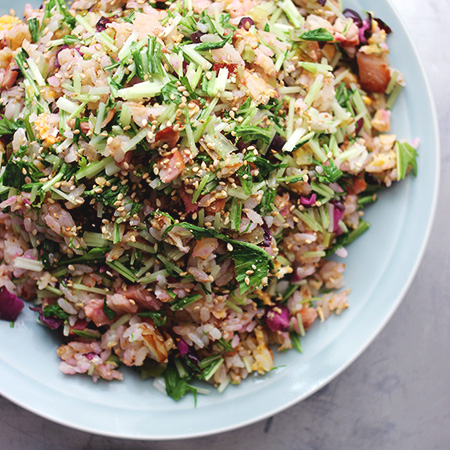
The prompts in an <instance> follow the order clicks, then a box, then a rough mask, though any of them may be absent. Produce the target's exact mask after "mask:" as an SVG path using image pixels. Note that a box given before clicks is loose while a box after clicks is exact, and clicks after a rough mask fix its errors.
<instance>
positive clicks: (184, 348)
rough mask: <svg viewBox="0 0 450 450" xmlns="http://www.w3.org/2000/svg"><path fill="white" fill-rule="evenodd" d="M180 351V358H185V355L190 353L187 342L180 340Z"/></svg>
mask: <svg viewBox="0 0 450 450" xmlns="http://www.w3.org/2000/svg"><path fill="white" fill-rule="evenodd" d="M177 347H178V351H179V352H180V356H181V357H182V358H184V355H186V354H187V353H188V352H189V345H187V344H186V342H184V341H183V339H180V340H179V341H178V345H177Z"/></svg>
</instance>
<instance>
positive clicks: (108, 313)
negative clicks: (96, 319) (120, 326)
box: [103, 299, 117, 320]
mask: <svg viewBox="0 0 450 450" xmlns="http://www.w3.org/2000/svg"><path fill="white" fill-rule="evenodd" d="M103 312H104V313H105V314H106V316H107V317H108V319H109V320H113V319H114V317H116V314H117V313H116V312H115V311H113V310H112V309H111V308H110V307H109V306H108V305H107V304H106V299H105V300H103Z"/></svg>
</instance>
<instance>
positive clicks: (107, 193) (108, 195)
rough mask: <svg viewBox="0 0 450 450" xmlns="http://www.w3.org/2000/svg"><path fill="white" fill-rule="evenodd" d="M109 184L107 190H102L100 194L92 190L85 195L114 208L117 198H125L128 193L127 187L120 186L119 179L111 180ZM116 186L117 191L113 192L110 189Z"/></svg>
mask: <svg viewBox="0 0 450 450" xmlns="http://www.w3.org/2000/svg"><path fill="white" fill-rule="evenodd" d="M108 181H109V182H110V183H111V186H109V187H108V188H107V189H103V191H102V192H101V193H100V194H97V193H96V192H95V191H94V190H93V191H88V192H86V194H87V195H92V196H93V197H94V198H95V199H97V200H98V201H99V202H100V203H103V204H104V205H106V206H111V207H115V206H114V204H115V203H116V202H117V198H118V196H119V195H120V194H121V198H123V197H125V196H126V195H127V192H128V185H126V184H125V185H122V183H121V182H120V179H119V178H112V179H109V180H108ZM113 186H116V187H117V189H116V190H115V191H113V190H112V189H111V187H113Z"/></svg>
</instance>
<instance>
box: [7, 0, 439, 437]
mask: <svg viewBox="0 0 450 450" xmlns="http://www.w3.org/2000/svg"><path fill="white" fill-rule="evenodd" d="M385 2H386V4H387V5H388V6H389V7H390V8H391V10H392V12H393V14H394V15H395V16H396V18H397V20H398V21H399V22H400V24H401V26H402V31H403V32H404V35H405V37H406V39H407V42H408V43H409V46H410V48H411V50H412V52H413V54H414V56H415V59H416V61H417V63H418V66H419V69H420V76H421V77H422V79H423V81H424V87H425V91H426V97H427V99H428V101H429V102H430V109H431V121H432V124H433V130H432V135H433V136H434V139H435V141H436V142H435V148H434V151H435V155H436V164H435V173H434V175H435V177H434V185H433V189H432V192H433V199H432V203H431V209H430V215H429V219H428V223H427V226H426V231H425V233H424V235H423V239H422V243H421V246H420V249H419V251H418V253H417V257H416V261H415V263H414V266H413V268H412V270H411V271H410V273H409V275H408V277H407V280H406V282H405V283H404V285H403V287H402V289H401V290H400V292H399V294H398V295H397V298H395V300H394V301H393V302H392V304H391V305H390V308H389V310H387V312H386V314H385V315H384V317H383V319H382V320H381V321H380V323H379V324H378V326H377V327H376V329H375V330H374V331H373V332H372V334H371V335H370V337H369V338H368V339H367V340H366V341H365V342H364V344H363V345H362V346H360V347H359V348H358V350H357V351H355V352H354V353H353V355H352V356H351V357H350V358H349V359H348V360H347V361H346V362H345V363H344V364H341V365H340V366H339V367H338V368H337V369H336V370H333V371H331V373H330V374H329V375H328V376H327V377H324V378H323V379H321V380H320V382H319V383H318V384H317V385H315V386H314V387H313V388H312V389H311V390H309V391H308V392H307V393H304V394H302V395H299V396H298V397H295V398H294V399H293V400H292V401H290V402H286V403H285V404H283V405H282V406H279V407H276V408H274V409H271V410H270V411H268V412H263V413H261V414H255V416H253V417H252V418H250V419H248V420H245V421H240V422H239V423H235V424H231V425H227V426H224V427H217V428H214V429H211V430H208V431H202V432H195V431H193V432H191V433H186V432H185V433H183V434H179V435H177V436H176V437H174V436H170V435H167V436H165V435H161V436H142V435H129V434H123V433H120V432H119V433H116V432H106V431H100V430H98V429H95V428H91V427H88V426H82V425H77V424H72V423H70V422H69V421H67V420H64V419H60V418H58V417H54V416H52V415H51V414H50V413H47V412H42V411H39V409H38V408H36V407H33V406H29V405H27V404H26V403H25V401H23V400H18V399H15V398H14V396H13V395H9V394H8V393H6V392H4V389H3V388H2V386H1V385H0V396H2V397H4V398H6V399H7V400H9V401H11V402H12V403H14V404H15V405H18V406H20V407H21V408H23V409H25V410H27V411H29V412H31V413H33V414H36V415H38V416H40V417H42V418H44V419H46V420H49V421H51V422H54V423H57V424H59V425H63V426H66V427H68V428H71V429H74V430H78V431H82V432H85V433H92V434H95V435H99V436H105V437H111V438H117V439H128V440H144V441H149V440H154V441H170V440H172V441H177V440H182V439H195V438H200V437H205V436H211V435H216V434H219V433H226V432H229V431H233V430H236V429H239V428H244V427H246V426H249V425H252V424H254V423H257V422H260V421H262V420H265V419H267V418H269V417H272V416H274V415H276V414H279V413H280V412H282V411H285V410H286V409H288V408H290V407H292V406H294V405H296V404H298V403H300V402H302V401H303V400H305V399H307V398H308V397H310V396H312V395H313V394H315V393H316V392H317V391H319V390H320V389H322V388H323V387H325V386H326V385H327V384H329V383H330V382H331V381H332V380H333V379H335V378H336V377H338V376H339V375H340V374H341V373H342V372H344V371H345V370H346V369H347V368H348V367H349V366H350V365H351V364H353V362H355V360H356V359H358V358H359V357H360V356H361V354H362V353H363V352H364V351H365V350H366V349H367V348H368V347H369V346H370V345H371V344H372V343H373V341H374V340H375V339H376V337H377V336H378V335H379V334H380V332H381V331H382V330H383V329H384V327H385V326H386V325H387V323H388V322H389V321H390V320H391V318H392V316H393V315H394V313H395V312H396V311H397V309H398V307H399V306H400V304H401V302H402V301H403V299H404V298H405V296H406V293H407V291H408V290H409V288H410V286H411V284H412V282H413V280H414V278H415V276H416V274H417V271H418V269H419V266H420V264H421V262H422V260H423V256H424V254H425V250H426V248H427V245H428V242H429V239H430V236H431V231H432V228H433V225H434V222H435V219H436V211H437V204H438V200H439V186H440V178H441V140H440V130H439V121H438V116H437V111H436V104H435V99H434V97H433V93H432V90H431V85H430V81H429V78H428V75H427V73H426V71H425V68H424V64H423V62H422V59H421V58H420V56H419V53H418V51H417V48H416V45H415V43H414V41H413V40H412V38H411V34H410V31H409V29H408V26H407V25H406V23H405V21H404V19H403V17H402V15H401V14H400V13H399V11H398V9H397V7H396V6H395V4H394V2H393V1H392V0H385Z"/></svg>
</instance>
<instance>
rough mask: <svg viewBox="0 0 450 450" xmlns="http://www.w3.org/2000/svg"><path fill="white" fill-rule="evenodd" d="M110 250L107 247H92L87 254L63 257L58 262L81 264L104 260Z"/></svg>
mask: <svg viewBox="0 0 450 450" xmlns="http://www.w3.org/2000/svg"><path fill="white" fill-rule="evenodd" d="M107 252H108V250H107V249H105V248H92V249H91V250H89V251H88V252H87V253H86V254H84V255H82V256H77V257H75V258H71V259H62V260H61V261H59V262H58V266H64V265H67V264H81V263H86V262H92V261H96V260H97V261H103V260H104V259H105V256H106V253H107Z"/></svg>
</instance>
